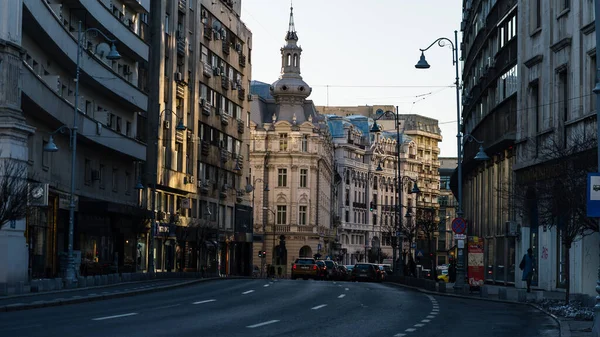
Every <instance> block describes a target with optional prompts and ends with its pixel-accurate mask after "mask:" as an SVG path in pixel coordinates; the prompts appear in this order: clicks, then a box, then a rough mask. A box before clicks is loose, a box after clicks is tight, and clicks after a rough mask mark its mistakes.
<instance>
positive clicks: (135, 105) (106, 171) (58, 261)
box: [0, 0, 148, 283]
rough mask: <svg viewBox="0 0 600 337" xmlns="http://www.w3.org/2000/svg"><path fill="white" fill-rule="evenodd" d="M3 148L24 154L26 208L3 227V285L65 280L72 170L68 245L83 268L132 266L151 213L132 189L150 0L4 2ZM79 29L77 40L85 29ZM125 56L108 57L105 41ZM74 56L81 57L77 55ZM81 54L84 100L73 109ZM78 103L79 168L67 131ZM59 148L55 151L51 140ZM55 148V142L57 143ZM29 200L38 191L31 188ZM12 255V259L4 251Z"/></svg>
mask: <svg viewBox="0 0 600 337" xmlns="http://www.w3.org/2000/svg"><path fill="white" fill-rule="evenodd" d="M2 6H3V7H2V11H0V15H1V16H2V17H1V20H2V21H3V22H5V23H7V24H5V25H2V28H1V29H0V39H1V40H2V41H3V43H1V45H2V47H1V48H2V52H1V53H2V58H3V59H4V60H9V62H2V66H0V68H1V73H2V74H3V78H2V80H1V82H2V83H4V84H5V88H8V87H10V88H14V91H10V92H9V93H10V95H3V96H2V97H3V99H2V103H0V105H1V106H2V108H0V110H1V111H0V115H1V116H2V117H1V118H0V120H2V121H3V122H2V126H0V128H2V129H3V130H4V131H2V132H1V134H2V135H3V137H5V136H4V135H11V136H10V137H5V138H2V139H0V148H2V151H1V152H2V156H4V157H7V156H12V157H13V158H15V159H16V158H18V159H19V160H20V161H21V162H22V163H25V165H26V166H25V167H26V170H27V172H28V177H29V186H30V190H31V191H33V190H35V191H37V192H36V196H40V197H39V198H37V199H35V201H33V199H31V201H30V203H29V206H28V208H29V209H28V212H27V217H26V218H25V219H24V221H17V223H16V224H15V226H13V225H10V226H5V227H4V228H3V229H2V230H0V241H2V242H1V246H2V247H7V248H8V249H10V251H11V252H10V255H9V254H3V257H4V258H6V259H7V260H3V261H0V271H1V272H0V280H2V282H9V283H11V282H15V281H26V280H27V279H28V278H44V277H58V276H61V275H63V273H64V270H65V268H66V259H64V258H63V256H64V255H65V254H66V251H67V245H68V237H69V233H68V232H69V231H68V228H69V205H70V188H71V182H70V180H71V177H72V175H74V176H75V187H74V191H75V193H74V201H75V202H74V205H75V211H76V212H75V217H74V232H73V249H74V252H75V267H76V269H77V272H78V273H79V274H82V275H91V274H97V273H108V272H112V271H114V270H119V271H135V270H136V269H137V268H138V264H137V263H136V257H137V256H138V254H137V244H138V242H140V241H143V240H144V238H143V236H144V232H145V230H144V225H143V223H142V218H143V214H144V212H143V211H142V209H141V208H140V207H139V203H138V201H139V200H138V199H139V198H138V192H137V191H136V190H135V189H134V185H135V182H136V180H137V176H138V173H139V170H140V167H141V165H140V163H142V162H143V161H145V159H146V152H145V151H146V146H145V129H144V127H145V124H144V120H145V114H146V110H147V82H146V77H145V76H146V73H147V58H148V45H147V41H146V40H145V36H144V32H145V27H146V23H145V21H144V20H145V18H146V17H145V13H146V11H147V10H146V8H145V7H144V6H142V5H140V4H138V3H137V2H127V1H125V2H119V1H113V5H112V6H109V5H108V4H107V3H105V2H102V1H81V2H80V1H64V2H63V1H37V0H26V1H8V2H4V4H3V5H2ZM79 27H81V39H80V40H79V41H80V46H81V48H78V35H79V34H78V32H79ZM94 29H97V30H98V31H100V32H102V33H103V34H104V35H106V37H109V38H110V39H114V40H115V42H114V43H115V46H116V47H117V50H118V53H119V54H120V58H119V59H112V60H111V59H109V57H108V56H109V53H110V51H111V49H110V48H111V47H110V44H111V43H110V41H109V40H107V39H106V38H104V37H103V36H102V35H101V34H97V33H95V32H94ZM78 53H79V55H78ZM78 62H79V66H80V67H79V68H80V81H79V88H78V90H79V91H78V94H79V95H78V106H77V110H76V109H75V96H76V95H75V94H76V92H77V91H76V83H75V77H76V69H77V64H78ZM75 111H77V119H78V122H77V125H76V126H77V148H76V150H77V151H76V157H75V163H76V165H75V168H76V171H75V172H72V171H71V150H70V146H69V145H70V139H71V138H70V137H69V136H70V135H71V134H72V133H73V130H74V127H73V126H74V125H73V115H74V113H75ZM52 145H55V146H56V148H57V151H56V152H46V151H45V149H47V148H49V146H52ZM55 150H56V149H55ZM30 197H31V196H30ZM9 256H10V259H8V257H9Z"/></svg>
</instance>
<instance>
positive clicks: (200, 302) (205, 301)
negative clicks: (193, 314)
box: [192, 299, 216, 304]
mask: <svg viewBox="0 0 600 337" xmlns="http://www.w3.org/2000/svg"><path fill="white" fill-rule="evenodd" d="M214 301H216V300H215V299H210V300H204V301H198V302H194V303H192V304H204V303H210V302H214Z"/></svg>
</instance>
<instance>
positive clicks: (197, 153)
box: [145, 0, 252, 275]
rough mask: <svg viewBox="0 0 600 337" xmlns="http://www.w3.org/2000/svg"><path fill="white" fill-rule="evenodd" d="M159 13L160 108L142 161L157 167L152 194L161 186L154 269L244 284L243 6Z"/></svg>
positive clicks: (190, 6) (246, 47) (247, 237)
mask: <svg viewBox="0 0 600 337" xmlns="http://www.w3.org/2000/svg"><path fill="white" fill-rule="evenodd" d="M157 8H158V7H157ZM159 10H160V15H159V17H160V19H161V20H160V21H161V26H162V27H164V32H162V33H163V35H164V38H162V39H160V41H161V45H160V49H159V50H157V54H159V59H160V61H161V62H160V66H159V67H158V68H157V69H155V70H156V71H155V72H153V73H152V76H156V77H158V80H157V79H156V78H154V80H155V81H156V80H157V81H156V82H155V83H159V90H158V95H157V96H156V97H150V101H151V102H155V105H153V106H158V107H159V108H158V109H156V108H155V109H153V110H152V114H153V115H152V116H151V118H150V120H149V129H150V134H151V135H153V136H154V137H153V138H155V139H154V140H153V141H152V143H153V146H155V148H151V149H150V151H148V154H149V155H148V163H150V164H155V165H154V166H155V167H153V165H148V168H147V170H146V171H147V172H146V179H147V181H148V182H149V185H151V184H152V182H153V181H154V179H156V180H155V181H156V183H157V185H156V189H157V193H156V196H155V198H156V201H155V206H156V207H155V210H156V212H155V214H156V220H157V224H156V225H155V226H154V227H153V228H154V230H153V233H154V242H153V251H154V252H153V254H154V259H155V268H156V270H157V271H174V270H178V271H179V270H182V271H195V270H200V269H205V270H207V271H209V272H217V273H220V274H243V275H250V274H251V264H250V252H251V243H250V242H251V233H252V232H251V228H250V226H249V222H250V216H249V212H250V209H249V203H248V197H247V195H246V193H245V186H246V184H245V179H244V178H245V177H246V175H247V172H248V170H249V167H248V165H245V164H246V162H247V160H248V158H249V156H248V146H247V145H246V144H247V142H246V141H245V140H244V135H245V134H246V135H247V131H248V130H249V129H248V121H249V115H250V112H249V101H248V95H247V93H246V92H247V91H246V90H247V88H248V87H249V83H250V73H251V72H250V53H251V49H252V35H251V33H250V31H249V30H248V28H247V27H246V26H245V24H244V23H243V22H242V21H241V18H240V12H241V2H240V1H236V2H235V3H234V2H233V1H185V0H178V1H175V0H169V1H164V2H161V6H160V9H159ZM154 158H155V159H154ZM154 168H156V171H154ZM150 193H151V192H150V191H149V189H147V193H146V198H145V201H146V202H148V206H149V207H151V199H152V198H151V194H150Z"/></svg>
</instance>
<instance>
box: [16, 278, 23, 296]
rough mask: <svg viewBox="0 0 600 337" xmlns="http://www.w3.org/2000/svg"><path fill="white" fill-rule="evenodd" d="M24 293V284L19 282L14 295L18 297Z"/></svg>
mask: <svg viewBox="0 0 600 337" xmlns="http://www.w3.org/2000/svg"><path fill="white" fill-rule="evenodd" d="M23 293H25V282H23V281H19V282H17V285H16V287H15V294H16V295H20V294H23Z"/></svg>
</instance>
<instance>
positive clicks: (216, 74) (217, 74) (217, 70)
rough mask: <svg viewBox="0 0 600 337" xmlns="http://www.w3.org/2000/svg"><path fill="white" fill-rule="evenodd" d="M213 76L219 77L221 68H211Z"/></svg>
mask: <svg viewBox="0 0 600 337" xmlns="http://www.w3.org/2000/svg"><path fill="white" fill-rule="evenodd" d="M213 75H215V76H220V75H221V68H219V67H214V68H213Z"/></svg>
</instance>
